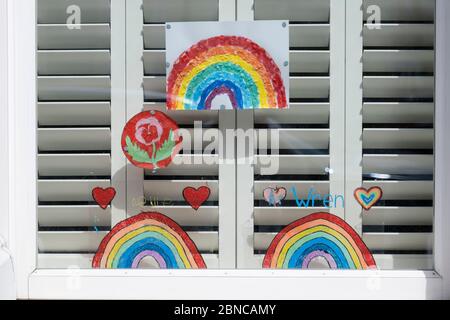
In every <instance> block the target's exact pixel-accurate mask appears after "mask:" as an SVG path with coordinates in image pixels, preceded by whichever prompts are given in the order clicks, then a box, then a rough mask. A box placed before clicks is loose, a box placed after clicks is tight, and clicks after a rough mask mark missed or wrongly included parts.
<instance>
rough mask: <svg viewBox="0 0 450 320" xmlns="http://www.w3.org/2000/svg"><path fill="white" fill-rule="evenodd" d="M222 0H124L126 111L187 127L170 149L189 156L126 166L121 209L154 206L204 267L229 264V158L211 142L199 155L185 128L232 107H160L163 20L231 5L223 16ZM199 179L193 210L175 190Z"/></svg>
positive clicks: (220, 117) (211, 14)
mask: <svg viewBox="0 0 450 320" xmlns="http://www.w3.org/2000/svg"><path fill="white" fill-rule="evenodd" d="M229 4H231V1H220V2H219V1H218V0H191V1H183V0H144V1H142V0H131V1H127V21H128V24H127V82H128V83H127V90H128V100H127V117H128V118H131V117H132V116H134V115H135V114H136V113H138V112H140V111H142V110H160V111H163V112H165V113H166V114H167V115H168V116H170V117H171V118H173V119H174V120H175V121H176V122H177V123H178V125H179V127H180V128H182V129H187V130H188V131H189V132H190V133H191V137H192V141H191V147H190V148H187V145H186V143H188V142H189V141H190V140H189V139H185V140H184V141H185V142H184V147H183V150H182V151H181V152H180V154H179V155H178V156H177V158H185V159H189V160H190V161H191V163H189V164H176V163H172V164H171V165H170V166H169V167H167V168H165V169H161V170H157V171H156V172H152V171H149V170H145V171H143V170H141V169H138V168H134V167H132V166H130V165H129V166H128V168H127V196H128V200H127V212H128V214H129V215H133V214H136V213H138V212H140V211H157V212H161V213H163V214H165V215H167V216H169V217H170V218H172V219H173V220H175V221H176V222H177V223H178V224H180V225H181V226H182V227H183V229H184V230H185V231H187V233H188V234H189V236H190V237H191V238H192V240H193V241H194V243H195V244H196V245H197V248H198V249H199V251H200V253H202V255H203V258H204V259H205V262H206V265H207V267H208V268H218V267H222V268H224V267H230V268H234V266H235V264H234V260H235V254H234V251H235V246H234V242H235V240H234V238H235V231H234V222H233V221H234V210H235V209H234V184H235V180H234V175H235V173H234V165H230V166H227V165H219V162H218V159H219V157H222V156H221V155H219V150H218V144H217V146H216V148H215V153H214V154H211V155H208V154H206V155H204V154H203V149H204V147H205V145H207V144H210V142H208V141H206V142H202V139H201V137H200V136H194V135H193V134H192V132H193V129H194V121H202V125H203V128H204V129H211V130H222V129H225V128H226V127H228V128H233V127H234V112H231V113H230V112H228V113H220V114H219V112H211V111H205V112H201V111H166V105H165V97H166V93H165V89H166V61H165V23H166V22H177V21H214V20H219V18H221V17H222V18H227V19H234V10H231V12H232V15H229V16H227V15H226V13H224V12H220V11H224V10H225V9H226V11H227V12H230V10H229V8H227V5H229ZM228 7H229V6H228ZM219 8H221V9H219ZM231 9H233V6H232V7H231ZM189 149H191V150H189ZM204 185H206V186H208V187H209V188H210V189H211V195H210V197H209V199H208V201H207V202H206V203H205V204H204V205H203V206H202V207H201V208H200V209H199V210H198V211H194V210H193V209H192V208H191V207H190V206H189V205H188V204H187V203H186V202H185V201H184V199H183V196H182V191H183V189H184V188H185V187H188V186H192V187H196V188H197V187H200V186H204ZM142 197H143V198H142ZM140 198H142V199H143V200H145V205H144V206H143V207H141V206H139V205H136V199H140ZM219 226H220V227H219ZM226 226H228V228H227V227H226ZM219 238H220V239H219Z"/></svg>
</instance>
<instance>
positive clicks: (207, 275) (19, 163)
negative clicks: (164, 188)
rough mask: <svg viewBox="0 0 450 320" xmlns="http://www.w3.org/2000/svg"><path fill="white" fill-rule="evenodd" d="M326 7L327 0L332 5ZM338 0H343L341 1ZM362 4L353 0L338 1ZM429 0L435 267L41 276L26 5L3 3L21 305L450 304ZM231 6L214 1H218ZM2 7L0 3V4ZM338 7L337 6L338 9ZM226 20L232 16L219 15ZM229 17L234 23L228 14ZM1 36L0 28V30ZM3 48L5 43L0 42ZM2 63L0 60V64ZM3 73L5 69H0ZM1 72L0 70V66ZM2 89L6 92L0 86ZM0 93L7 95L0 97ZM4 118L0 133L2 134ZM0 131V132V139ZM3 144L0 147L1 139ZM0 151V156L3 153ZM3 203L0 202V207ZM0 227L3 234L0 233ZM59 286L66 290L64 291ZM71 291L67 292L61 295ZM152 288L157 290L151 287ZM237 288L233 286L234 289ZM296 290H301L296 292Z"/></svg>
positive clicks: (444, 30)
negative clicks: (48, 302) (80, 302)
mask: <svg viewBox="0 0 450 320" xmlns="http://www.w3.org/2000/svg"><path fill="white" fill-rule="evenodd" d="M332 1H335V0H332ZM340 1H342V0H340ZM346 1H361V0H346ZM436 1H437V10H436V12H437V16H436V28H437V32H436V39H437V44H436V123H435V125H436V129H435V130H436V150H435V159H436V160H435V161H436V166H435V171H436V173H435V222H434V240H435V243H434V265H435V271H382V270H377V271H374V270H372V271H368V270H366V271H342V270H330V271H314V270H302V271H298V270H40V269H37V217H36V208H37V190H36V188H37V183H36V181H37V161H36V158H37V152H36V151H37V150H36V149H37V146H36V140H37V131H36V37H35V34H36V23H35V21H36V7H35V0H7V1H6V3H7V19H3V16H4V13H3V9H4V6H3V4H2V7H1V10H2V13H1V14H0V17H2V19H0V28H1V30H2V31H1V32H0V58H3V57H4V56H5V55H6V56H7V62H8V63H7V72H1V73H0V85H1V95H0V103H1V107H0V120H1V123H0V124H1V126H2V132H1V135H0V139H1V141H2V145H5V142H7V147H6V148H4V149H3V152H2V155H1V158H0V165H1V170H2V173H3V175H2V179H1V180H0V191H1V192H2V198H1V199H2V200H3V198H4V197H5V192H6V195H7V196H6V197H7V200H6V201H2V203H1V205H2V207H1V208H2V209H3V207H5V206H6V208H5V209H7V210H2V211H1V212H0V222H1V223H2V224H3V222H5V223H7V224H8V227H6V228H5V226H0V232H1V233H2V234H3V232H5V233H6V234H7V235H6V236H8V240H9V245H10V249H11V250H12V252H13V254H14V260H15V272H16V275H15V276H16V279H17V297H18V298H21V299H27V298H31V299H39V298H43V299H52V298H58V299H71V298H74V299H77V298H85V299H86V298H87V299H89V298H92V299H94V298H95V299H99V298H110V299H250V298H251V299H346V298H354V299H443V298H450V232H448V229H449V227H450V214H449V213H448V211H447V210H446V209H447V208H446V200H447V199H448V194H450V186H449V181H450V167H449V166H448V163H450V148H448V143H447V141H446V138H447V137H450V126H448V125H447V122H446V120H450V96H449V91H450V90H449V88H450V76H449V74H450V61H449V60H448V57H450V39H449V37H448V35H450V21H448V19H449V18H450V2H449V1H448V0H436ZM224 2H229V3H228V7H230V8H233V5H231V6H230V3H233V4H235V1H234V0H221V2H220V3H221V4H223V3H224ZM3 3H4V2H3ZM342 5H344V3H342ZM227 15H229V17H230V19H231V20H232V19H233V18H234V16H235V10H229V12H225V13H224V19H225V18H227ZM232 17H233V18H232ZM3 30H7V31H6V32H3ZM5 44H6V45H5ZM0 62H3V61H0ZM1 65H2V67H3V65H4V63H2V64H1ZM2 71H3V69H2ZM5 87H6V88H7V89H6V90H5ZM4 92H6V94H4ZM5 119H8V121H7V132H6V130H5V129H4V125H5V122H6V121H5ZM5 134H6V135H5ZM6 140H7V141H6ZM4 154H7V156H5V155H4ZM5 203H6V205H5ZM4 229H5V230H9V232H6V231H5V230H4ZM68 284H75V285H71V286H68ZM69 288H71V289H69ZM152 288H158V289H157V290H155V289H152ZM237 288H238V290H236V289H237ZM299 288H301V290H299Z"/></svg>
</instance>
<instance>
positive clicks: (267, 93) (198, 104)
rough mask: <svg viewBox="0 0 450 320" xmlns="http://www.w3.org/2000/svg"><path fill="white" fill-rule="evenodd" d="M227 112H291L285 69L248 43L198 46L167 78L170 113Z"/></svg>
mask: <svg viewBox="0 0 450 320" xmlns="http://www.w3.org/2000/svg"><path fill="white" fill-rule="evenodd" d="M230 104H231V106H230ZM224 107H225V108H226V109H231V108H232V109H260V108H261V109H263V108H271V109H283V108H287V107H288V102H287V97H286V89H285V84H284V83H283V78H282V75H281V72H280V68H279V67H278V65H277V64H276V63H275V61H274V60H273V59H272V58H271V56H270V55H269V53H268V52H267V51H266V50H265V49H264V48H262V47H261V46H259V45H258V44H257V43H255V42H253V41H252V40H250V39H248V38H246V37H242V36H224V35H220V36H215V37H211V38H208V39H205V40H201V41H199V42H198V43H196V44H194V45H193V46H192V47H190V48H189V49H188V50H187V51H185V52H183V53H182V54H181V55H180V56H179V57H178V59H177V60H176V61H175V63H174V65H173V67H172V70H171V72H170V74H169V75H168V78H167V108H168V109H170V110H214V109H221V108H222V109H223V108H224Z"/></svg>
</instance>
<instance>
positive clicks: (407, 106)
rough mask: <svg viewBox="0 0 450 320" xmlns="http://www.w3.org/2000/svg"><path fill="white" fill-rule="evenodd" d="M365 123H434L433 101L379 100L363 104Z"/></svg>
mask: <svg viewBox="0 0 450 320" xmlns="http://www.w3.org/2000/svg"><path fill="white" fill-rule="evenodd" d="M363 114H364V123H409V124H413V123H433V120H434V119H433V118H434V104H433V103H420V102H417V103H401V102H379V103H369V102H366V103H364V105H363Z"/></svg>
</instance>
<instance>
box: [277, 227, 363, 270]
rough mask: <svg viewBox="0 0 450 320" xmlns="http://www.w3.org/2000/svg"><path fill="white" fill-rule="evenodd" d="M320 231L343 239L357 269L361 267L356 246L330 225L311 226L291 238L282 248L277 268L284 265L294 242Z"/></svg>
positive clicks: (340, 239) (342, 241)
mask: <svg viewBox="0 0 450 320" xmlns="http://www.w3.org/2000/svg"><path fill="white" fill-rule="evenodd" d="M320 231H323V232H325V233H329V234H331V235H333V236H335V237H336V238H337V239H338V240H339V241H341V243H342V244H343V245H344V246H345V248H346V249H347V250H348V252H349V253H350V256H351V257H352V259H353V262H354V263H355V267H356V268H357V269H361V263H360V261H359V258H358V254H357V253H356V251H355V248H353V246H352V245H351V244H350V242H348V240H347V239H346V238H345V237H344V236H343V235H342V234H340V233H339V232H337V231H336V230H333V229H331V228H330V227H328V226H316V227H313V228H309V229H306V230H304V231H302V232H300V233H298V234H296V235H295V236H293V237H292V238H290V239H289V240H288V241H287V242H286V243H285V244H284V246H283V249H282V250H281V252H280V255H279V256H278V259H277V268H281V267H282V266H283V262H284V259H286V254H287V252H288V250H289V248H290V247H291V246H293V245H294V243H296V242H297V241H298V240H299V239H301V238H303V237H306V236H308V235H310V234H312V233H314V232H320Z"/></svg>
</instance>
